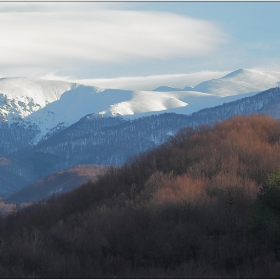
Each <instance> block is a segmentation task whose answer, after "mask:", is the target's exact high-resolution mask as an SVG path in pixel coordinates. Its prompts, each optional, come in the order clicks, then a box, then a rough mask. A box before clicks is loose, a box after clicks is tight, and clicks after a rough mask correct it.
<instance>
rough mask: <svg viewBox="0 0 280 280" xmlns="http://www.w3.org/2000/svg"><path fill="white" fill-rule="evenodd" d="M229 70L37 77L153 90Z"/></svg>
mask: <svg viewBox="0 0 280 280" xmlns="http://www.w3.org/2000/svg"><path fill="white" fill-rule="evenodd" d="M230 72H231V71H201V72H196V73H190V74H170V75H153V76H146V77H118V78H111V79H75V78H73V77H66V76H58V75H56V74H55V73H49V74H46V75H41V76H39V77H40V78H41V79H47V80H62V81H70V82H76V83H80V84H84V85H90V86H97V87H103V88H118V89H131V90H153V89H155V88H157V87H159V86H171V87H178V88H184V87H186V86H196V85H197V84H199V83H201V82H203V81H207V80H211V79H216V78H220V77H223V76H225V75H227V74H228V73H230Z"/></svg>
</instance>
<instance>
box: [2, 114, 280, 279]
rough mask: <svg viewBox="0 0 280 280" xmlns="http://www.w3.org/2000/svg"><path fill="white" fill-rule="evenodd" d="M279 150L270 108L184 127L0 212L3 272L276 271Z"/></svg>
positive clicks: (206, 274) (200, 274) (162, 274)
mask: <svg viewBox="0 0 280 280" xmlns="http://www.w3.org/2000/svg"><path fill="white" fill-rule="evenodd" d="M279 155H280V123H279V121H276V120H275V119H272V118H269V117H264V116H256V115H254V116H250V117H241V116H237V117H234V118H232V119H230V120H227V121H224V122H219V123H216V124H215V125H214V126H213V127H209V126H199V127H198V128H197V129H196V130H194V129H193V128H190V127H187V128H184V129H182V130H181V131H180V132H179V133H177V134H176V135H175V136H174V137H171V139H170V140H169V141H168V142H165V143H164V144H162V145H161V146H159V147H157V148H155V149H153V150H150V151H149V152H146V153H142V154H140V155H137V156H135V157H134V158H132V159H131V160H129V161H128V162H126V163H125V164H124V165H123V166H121V167H109V168H108V170H107V173H106V174H104V175H102V176H100V177H99V179H98V181H96V182H88V183H86V184H84V185H82V186H81V187H79V188H78V189H75V190H73V191H72V192H70V193H67V194H63V195H61V196H56V197H52V198H50V199H49V200H44V201H40V202H38V203H36V204H34V205H32V206H30V207H27V208H24V209H22V210H21V211H17V212H14V213H13V214H11V215H8V216H6V217H3V218H2V223H1V230H0V240H1V245H0V250H1V254H0V275H1V277H3V278H31V277H32V278H279V277H280V261H279V260H280V238H279V234H280V211H279V206H277V205H279V204H280V200H279V199H280V195H279V193H280V186H279V185H280V184H279V182H280V179H279V178H280V176H279V172H278V173H275V172H277V170H278V168H279V167H280V156H279ZM271 174H272V175H271ZM271 194H272V195H271ZM270 202H272V204H271V205H272V206H271V207H270V206H268V205H270ZM274 205H276V206H275V207H274ZM277 207H278V208H277ZM262 209H265V211H262ZM263 213H264V214H263Z"/></svg>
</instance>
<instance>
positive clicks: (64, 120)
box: [0, 69, 280, 156]
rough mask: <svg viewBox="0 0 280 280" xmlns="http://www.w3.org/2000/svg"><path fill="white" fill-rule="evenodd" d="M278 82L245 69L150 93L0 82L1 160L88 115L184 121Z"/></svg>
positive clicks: (53, 83) (275, 77)
mask: <svg viewBox="0 0 280 280" xmlns="http://www.w3.org/2000/svg"><path fill="white" fill-rule="evenodd" d="M279 81H280V73H279V72H265V71H256V70H248V69H240V70H237V71H234V72H232V73H230V74H228V75H227V76H225V77H222V78H220V79H214V80H211V81H205V82H203V83H201V84H199V85H197V86H196V87H194V88H190V87H186V88H184V89H178V88H171V87H159V88H158V89H157V90H155V91H131V90H121V89H102V88H98V87H93V86H84V85H80V84H76V83H69V82H61V81H48V80H40V79H30V78H3V79H0V143H1V144H0V156H5V155H7V154H9V153H11V152H15V151H17V150H19V149H21V148H25V147H29V146H30V145H34V144H37V143H38V142H39V141H40V140H41V139H42V138H43V139H46V138H47V137H49V136H51V135H54V134H55V133H57V132H59V131H61V130H62V129H64V128H66V127H68V126H69V125H71V124H74V123H76V122H77V121H79V120H80V119H81V118H83V117H84V116H85V115H88V114H92V113H95V114H101V115H104V116H123V117H125V118H129V119H135V118H139V117H143V116H148V115H154V114H160V113H164V112H166V113H181V114H187V115H189V114H192V113H194V112H196V111H198V110H201V109H204V108H209V107H213V106H217V105H221V104H223V103H225V102H229V101H233V100H237V99H239V98H241V97H244V95H245V96H251V95H253V94H255V93H257V92H259V91H261V90H264V89H267V88H270V87H275V86H277V85H278V83H279ZM158 90H162V91H158ZM242 94H243V95H242Z"/></svg>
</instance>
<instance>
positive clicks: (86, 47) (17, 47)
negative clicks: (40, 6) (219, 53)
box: [0, 10, 227, 69]
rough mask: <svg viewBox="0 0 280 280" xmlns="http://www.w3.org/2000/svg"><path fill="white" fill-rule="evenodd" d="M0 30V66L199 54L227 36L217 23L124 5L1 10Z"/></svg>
mask: <svg viewBox="0 0 280 280" xmlns="http://www.w3.org/2000/svg"><path fill="white" fill-rule="evenodd" d="M0 34H1V37H0V53H1V56H0V65H1V67H2V69H3V67H23V68H24V67H29V68H34V69H35V68H36V67H37V68H38V67H40V68H41V69H64V68H67V67H73V68H75V67H76V68H79V67H80V68H81V67H87V66H89V65H93V64H94V63H97V64H98V63H99V64H100V63H107V64H110V63H115V64H120V65H121V64H122V63H126V62H129V61H131V60H132V61H133V60H134V61H137V60H138V61H139V60H144V59H158V60H168V59H173V58H188V57H201V56H207V55H208V54H210V53H212V52H214V51H216V50H218V49H219V47H220V46H221V44H223V43H225V42H226V41H227V36H226V35H225V33H224V32H223V31H222V30H221V28H220V27H219V26H217V25H214V24H213V23H211V22H207V21H203V20H197V19H193V18H189V17H186V16H181V15H177V14H172V13H165V12H146V11H145V12H144V11H125V10H98V11H89V12H82V11H78V12H71V11H70V12H48V13H44V12H13V11H11V12H7V13H3V12H2V13H1V17H0Z"/></svg>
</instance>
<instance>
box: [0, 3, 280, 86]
mask: <svg viewBox="0 0 280 280" xmlns="http://www.w3.org/2000/svg"><path fill="white" fill-rule="evenodd" d="M279 11H280V2H136V1H132V2H57V3H54V2H45V1H44V2H22V3H20V2H0V34H1V36H0V77H32V78H43V79H59V80H67V81H76V82H80V83H84V84H90V85H95V86H101V87H111V88H123V89H141V90H151V89H153V88H156V87H158V86H161V85H167V86H173V87H181V88H182V87H185V86H195V85H197V84H198V83H200V82H202V81H204V80H209V79H213V78H218V77H222V76H224V75H226V74H227V73H229V72H231V71H234V70H237V69H240V68H248V69H264V70H271V71H280V39H279V36H278V35H279V27H280V22H279Z"/></svg>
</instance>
